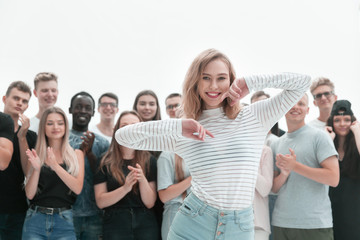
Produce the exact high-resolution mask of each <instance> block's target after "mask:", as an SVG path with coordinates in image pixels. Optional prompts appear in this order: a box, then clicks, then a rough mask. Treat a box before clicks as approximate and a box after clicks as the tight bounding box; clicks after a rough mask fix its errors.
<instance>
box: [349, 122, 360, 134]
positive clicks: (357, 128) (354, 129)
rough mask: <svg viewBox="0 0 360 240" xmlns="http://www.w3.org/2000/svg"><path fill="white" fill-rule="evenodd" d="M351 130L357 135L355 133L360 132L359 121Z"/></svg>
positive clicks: (352, 125) (354, 123) (353, 124)
mask: <svg viewBox="0 0 360 240" xmlns="http://www.w3.org/2000/svg"><path fill="white" fill-rule="evenodd" d="M350 130H351V131H352V132H353V133H354V134H355V132H359V131H360V122H358V121H354V122H353V123H352V124H351V126H350Z"/></svg>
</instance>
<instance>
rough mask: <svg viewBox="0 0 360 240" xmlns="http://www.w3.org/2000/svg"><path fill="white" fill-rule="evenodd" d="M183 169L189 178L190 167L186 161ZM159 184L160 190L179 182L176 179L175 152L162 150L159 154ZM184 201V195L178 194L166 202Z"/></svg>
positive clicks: (185, 175)
mask: <svg viewBox="0 0 360 240" xmlns="http://www.w3.org/2000/svg"><path fill="white" fill-rule="evenodd" d="M182 163H183V165H182V167H183V170H184V177H185V178H187V177H189V176H190V172H189V169H188V168H187V166H186V164H185V161H183V162H182ZM157 169H158V171H157V180H158V182H157V184H158V187H157V188H158V190H162V189H166V188H168V187H170V186H171V185H173V184H175V183H178V182H177V181H176V179H175V178H176V177H175V154H174V153H170V152H162V153H161V154H160V156H159V159H158V160H157ZM189 191H190V188H189V189H187V192H189ZM176 202H179V203H182V202H183V199H182V196H181V195H180V196H178V197H176V198H173V199H171V200H169V201H167V202H166V203H165V205H167V204H172V203H176Z"/></svg>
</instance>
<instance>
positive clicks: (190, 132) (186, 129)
mask: <svg viewBox="0 0 360 240" xmlns="http://www.w3.org/2000/svg"><path fill="white" fill-rule="evenodd" d="M181 123H182V135H183V136H184V137H187V138H191V139H195V140H200V141H204V140H205V136H206V135H209V136H210V137H214V135H212V133H211V132H210V131H208V130H206V129H205V128H204V127H203V126H202V125H201V124H200V123H198V122H197V121H195V120H193V119H183V120H182V121H181Z"/></svg>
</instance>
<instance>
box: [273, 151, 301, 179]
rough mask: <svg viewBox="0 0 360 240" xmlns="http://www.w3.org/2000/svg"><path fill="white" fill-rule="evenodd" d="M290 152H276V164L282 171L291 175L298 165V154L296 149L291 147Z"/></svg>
mask: <svg viewBox="0 0 360 240" xmlns="http://www.w3.org/2000/svg"><path fill="white" fill-rule="evenodd" d="M289 151H290V154H285V155H284V154H280V153H279V154H276V163H275V164H276V166H277V167H278V168H280V170H281V172H282V173H283V174H285V175H289V174H290V172H291V171H292V170H294V168H295V165H296V155H295V152H294V150H292V149H291V148H289Z"/></svg>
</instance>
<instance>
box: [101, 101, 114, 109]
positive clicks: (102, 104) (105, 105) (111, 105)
mask: <svg viewBox="0 0 360 240" xmlns="http://www.w3.org/2000/svg"><path fill="white" fill-rule="evenodd" d="M99 105H100V107H103V108H106V107H107V106H110V107H111V108H116V107H117V106H118V105H117V104H116V103H109V102H103V103H99Z"/></svg>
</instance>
